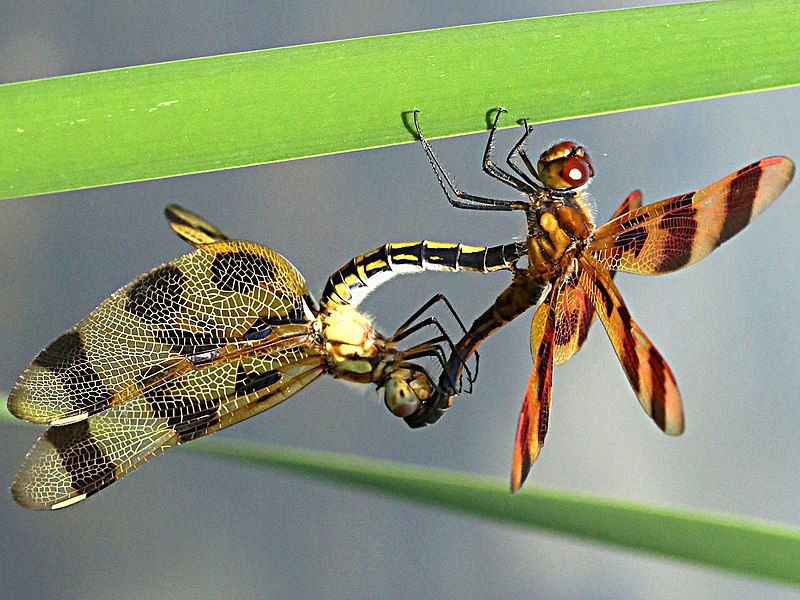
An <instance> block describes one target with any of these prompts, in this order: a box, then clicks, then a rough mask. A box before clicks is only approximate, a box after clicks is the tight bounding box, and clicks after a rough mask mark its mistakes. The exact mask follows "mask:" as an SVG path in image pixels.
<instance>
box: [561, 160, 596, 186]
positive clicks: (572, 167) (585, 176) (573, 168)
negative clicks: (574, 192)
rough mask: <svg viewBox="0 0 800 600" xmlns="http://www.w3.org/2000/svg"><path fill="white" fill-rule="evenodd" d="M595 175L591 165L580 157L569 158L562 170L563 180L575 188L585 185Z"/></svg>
mask: <svg viewBox="0 0 800 600" xmlns="http://www.w3.org/2000/svg"><path fill="white" fill-rule="evenodd" d="M593 174H594V173H593V169H592V167H591V165H590V164H589V163H588V162H587V161H586V160H585V159H584V158H580V157H578V156H570V157H569V158H567V160H566V161H564V166H563V167H562V168H561V178H562V179H563V180H564V181H566V182H567V183H569V184H571V185H572V186H573V187H579V186H581V185H584V184H585V183H586V182H587V181H589V177H591V176H592V175H593Z"/></svg>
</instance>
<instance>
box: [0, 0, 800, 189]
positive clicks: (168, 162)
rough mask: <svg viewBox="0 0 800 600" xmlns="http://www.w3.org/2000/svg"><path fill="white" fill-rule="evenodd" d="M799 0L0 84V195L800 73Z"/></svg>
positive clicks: (500, 26)
mask: <svg viewBox="0 0 800 600" xmlns="http://www.w3.org/2000/svg"><path fill="white" fill-rule="evenodd" d="M798 31H800V10H798V9H797V8H796V7H794V6H793V5H792V3H787V2H785V0H762V1H760V2H741V1H740V2H711V3H697V4H685V5H673V6H663V7H654V8H642V9H631V10H622V11H607V12H595V13H585V14H574V15H565V16H556V17H547V18H535V19H523V20H517V21H507V22H502V23H489V24H482V25H471V26H465V27H454V28H447V29H438V30H430V31H422V32H415V33H405V34H397V35H387V36H378V37H368V38H361V39H354V40H344V41H337V42H328V43H321V44H309V45H304V46H296V47H289V48H277V49H272V50H261V51H255V52H245V53H240V54H231V55H224V56H212V57H206V58H198V59H192V60H184V61H177V62H169V63H161V64H154V65H146V66H140V67H131V68H124V69H115V70H109V71H100V72H94V73H85V74H79V75H73V76H67V77H57V78H52V79H43V80H38V81H31V82H23V83H15V84H7V85H2V86H0V198H10V197H17V196H28V195H34V194H43V193H47V192H55V191H64V190H75V189H80V188H88V187H95V186H102V185H110V184H115V183H123V182H130V181H140V180H146V179H156V178H161V177H170V176H174V175H181V174H188V173H198V172H203V171H212V170H217V169H228V168H233V167H241V166H246V165H253V164H260V163H268V162H273V161H280V160H288V159H294V158H301V157H306V156H314V155H322V154H329V153H334V152H344V151H348V150H358V149H364V148H374V147H379V146H386V145H390V144H398V143H403V142H409V141H411V140H412V136H411V134H410V133H409V131H407V130H406V128H405V127H404V126H403V122H402V118H401V114H402V113H403V112H404V111H409V110H411V109H413V108H419V109H421V110H423V111H424V114H423V119H424V123H425V129H426V131H427V132H428V133H429V134H430V135H431V137H439V136H450V135H459V134H465V133H470V132H476V131H480V130H483V129H485V128H486V123H485V116H484V115H485V113H486V111H488V110H489V109H491V108H493V107H496V106H498V105H503V106H505V107H506V108H507V109H508V110H509V112H510V115H511V116H509V117H508V118H507V119H506V120H505V121H504V123H503V124H504V125H506V126H509V125H511V124H512V122H513V121H512V118H513V119H518V118H521V117H528V118H530V119H531V121H532V122H543V121H552V120H557V119H570V118H575V117H582V116H587V115H595V114H599V113H608V112H615V111H623V110H631V109H638V108H644V107H649V106H656V105H663V104H669V103H675V102H686V101H691V100H699V99H702V98H711V97H717V96H724V95H730V94H739V93H745V92H753V91H758V90H767V89H775V88H780V87H787V86H796V85H798V84H800V35H798V33H797V32H798Z"/></svg>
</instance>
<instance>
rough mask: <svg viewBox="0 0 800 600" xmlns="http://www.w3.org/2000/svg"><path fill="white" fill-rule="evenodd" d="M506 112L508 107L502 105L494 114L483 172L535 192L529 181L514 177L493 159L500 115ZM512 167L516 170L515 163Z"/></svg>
mask: <svg viewBox="0 0 800 600" xmlns="http://www.w3.org/2000/svg"><path fill="white" fill-rule="evenodd" d="M504 112H506V109H505V108H502V107H500V108H498V109H497V114H495V116H494V122H493V123H492V128H491V130H490V131H489V138H488V139H487V140H486V150H485V151H484V153H483V172H484V173H486V174H487V175H489V177H493V178H495V179H497V180H498V181H502V182H503V183H505V184H506V185H508V186H511V187H512V188H514V189H515V190H518V191H520V192H522V193H523V194H530V193H534V192H535V190H534V189H533V188H531V186H530V185H529V183H528V182H527V181H523V180H521V179H518V178H516V177H514V176H513V175H511V174H510V173H506V172H505V171H503V169H501V168H500V167H498V166H497V164H496V163H495V162H494V161H493V160H492V150H494V134H495V133H496V132H497V123H498V121H499V120H500V115H501V114H503V113H504ZM511 167H512V168H513V169H515V170H516V168H515V167H514V166H513V165H511ZM523 177H524V178H525V179H526V180H527V177H525V176H524V175H523Z"/></svg>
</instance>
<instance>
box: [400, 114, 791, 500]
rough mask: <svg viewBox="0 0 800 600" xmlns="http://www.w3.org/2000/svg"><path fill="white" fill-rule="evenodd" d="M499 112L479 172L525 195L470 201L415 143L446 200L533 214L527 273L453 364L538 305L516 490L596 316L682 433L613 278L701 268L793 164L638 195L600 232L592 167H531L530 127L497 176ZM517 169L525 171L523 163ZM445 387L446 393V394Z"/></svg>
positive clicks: (554, 159)
mask: <svg viewBox="0 0 800 600" xmlns="http://www.w3.org/2000/svg"><path fill="white" fill-rule="evenodd" d="M503 112H505V111H504V110H503V109H498V111H497V114H496V116H495V119H494V123H493V125H492V128H491V130H490V133H489V137H488V141H487V144H486V149H485V152H484V155H483V171H484V172H485V173H487V174H488V175H490V176H491V177H493V178H495V179H497V180H499V181H501V182H503V183H504V184H506V185H508V186H509V187H512V188H513V189H515V190H516V191H518V192H521V193H522V194H524V195H525V198H524V199H516V200H501V199H496V198H487V197H482V196H476V195H474V194H469V193H466V192H464V191H462V190H460V189H459V188H457V187H456V185H455V184H454V183H453V180H452V179H451V178H450V176H449V175H448V174H447V173H446V172H445V170H444V168H443V167H442V165H441V163H440V162H439V160H438V159H437V157H436V156H435V154H434V153H433V150H432V148H431V146H430V144H429V143H428V141H427V140H426V139H425V138H424V137H423V135H422V132H421V130H420V127H419V121H418V111H415V113H414V123H415V126H416V130H417V134H418V137H419V140H420V142H421V144H422V146H423V148H424V149H425V152H426V155H427V157H428V160H429V162H430V164H431V166H432V168H433V170H434V173H435V174H436V177H437V179H438V181H439V184H440V186H441V188H442V189H443V190H444V193H445V195H446V196H447V199H448V200H449V202H450V203H451V204H452V205H453V206H455V207H457V208H464V209H471V210H502V211H512V210H519V211H522V212H524V213H525V216H526V220H527V225H528V235H527V241H526V246H527V256H528V267H527V269H516V270H514V278H513V280H512V283H511V285H510V286H509V287H508V288H507V289H506V290H504V291H503V292H502V293H501V294H500V296H499V297H498V298H497V300H496V301H495V303H494V304H493V305H492V306H491V307H490V308H489V309H488V310H487V311H486V312H484V313H483V314H482V315H481V316H479V317H478V318H477V319H476V320H475V322H474V323H473V325H472V327H471V328H470V330H469V331H468V332H467V334H466V335H465V336H464V337H463V338H462V340H460V341H459V343H458V344H457V347H458V352H457V353H456V354H455V355H454V356H452V357H451V360H450V361H449V362H448V369H447V371H449V372H448V373H447V376H448V377H449V378H453V377H454V376H455V375H456V374H458V373H459V372H460V370H461V366H460V365H461V363H463V361H464V360H465V359H466V358H467V357H468V356H469V355H470V354H471V353H472V352H474V351H475V350H476V349H477V347H478V346H479V345H480V344H481V342H482V341H483V340H485V339H486V338H487V337H489V336H490V335H492V334H493V333H494V332H495V331H497V329H499V328H500V327H502V326H503V325H505V324H506V323H508V322H509V321H511V320H512V319H514V318H515V317H517V316H519V315H520V314H522V313H523V312H524V311H525V310H527V309H528V308H530V307H532V306H535V305H536V304H537V303H539V302H540V300H541V298H542V296H544V298H545V299H544V301H543V302H542V303H541V304H540V305H539V307H538V308H537V310H536V312H535V313H534V316H533V321H532V323H531V355H532V357H533V369H532V371H531V375H530V378H529V381H528V386H527V390H526V392H525V398H524V400H523V404H522V408H521V411H520V415H519V420H518V424H517V433H516V438H515V443H514V453H513V461H512V471H511V491H512V493H513V492H516V491H517V490H518V489H519V488H520V486H521V485H522V484H523V482H524V481H525V478H526V477H527V475H528V472H529V470H530V468H531V464H532V463H533V462H534V461H535V460H536V458H537V456H538V454H539V451H540V449H541V447H542V445H543V444H544V440H545V435H546V434H547V429H548V421H549V416H550V402H551V386H552V369H553V363H555V364H563V363H565V362H566V361H567V360H569V358H570V357H571V356H573V355H574V354H575V353H576V352H577V351H578V350H580V348H581V345H582V344H583V342H584V340H585V339H586V335H587V333H588V330H589V327H590V326H591V324H592V322H593V320H594V317H595V314H597V315H598V316H599V317H600V321H601V322H602V323H603V326H604V327H605V330H606V333H607V334H608V337H609V339H610V340H611V345H612V346H613V348H614V351H615V352H616V354H617V357H618V359H619V362H620V364H621V366H622V368H623V370H624V372H625V374H626V376H627V378H628V381H629V382H630V384H631V387H632V388H633V390H634V393H635V394H636V396H637V397H638V399H639V402H640V403H641V405H642V408H644V410H645V412H647V414H648V415H649V416H650V417H651V418H652V419H653V421H654V422H655V423H656V425H658V427H659V428H660V429H661V430H663V431H664V432H665V433H667V434H669V435H679V434H680V433H682V432H683V429H684V418H683V409H682V406H681V399H680V394H679V392H678V387H677V384H676V383H675V377H674V376H673V373H672V371H671V370H670V368H669V366H668V365H667V363H666V361H665V360H664V359H663V358H662V356H661V354H660V353H659V352H658V350H657V349H656V348H655V346H654V345H653V344H652V343H651V342H650V340H649V339H648V338H647V336H646V335H645V334H644V332H643V331H642V330H641V328H640V327H639V325H638V324H637V323H636V322H635V321H634V320H633V318H632V317H631V314H630V312H629V311H628V309H627V307H626V306H625V303H624V302H623V300H622V296H621V295H620V293H619V290H618V289H617V287H616V285H614V283H613V281H612V278H613V275H614V272H616V271H624V272H627V273H636V274H639V275H658V274H661V273H669V272H672V271H675V270H678V269H681V268H683V267H685V266H688V265H690V264H692V263H695V262H697V261H698V260H700V259H702V258H704V257H705V256H707V255H708V254H710V253H711V252H712V251H713V250H714V249H715V248H717V247H718V246H720V245H721V244H723V243H724V242H726V241H727V240H729V239H730V238H731V237H733V236H734V235H736V234H737V233H738V232H739V231H741V230H742V229H743V228H744V227H745V226H746V225H747V224H748V223H750V222H751V221H752V220H753V219H754V218H755V217H756V216H758V215H759V214H760V213H761V212H762V211H763V210H764V209H765V208H766V207H767V206H769V205H770V204H771V203H772V201H773V200H775V198H777V197H778V196H779V195H780V194H781V193H782V192H783V191H784V190H785V189H786V187H787V186H788V185H789V183H790V182H791V180H792V178H793V176H794V164H793V163H792V161H791V160H789V159H788V158H786V157H783V156H772V157H769V158H764V159H762V160H759V161H757V162H755V163H753V164H750V165H747V166H746V167H742V168H741V169H739V170H738V171H735V172H734V173H731V174H730V175H728V176H727V177H724V178H723V179H720V180H719V181H717V182H716V183H713V184H711V185H709V186H707V187H704V188H702V189H700V190H696V191H693V192H688V193H686V194H681V195H679V196H674V197H672V198H668V199H666V200H661V201H660V202H655V203H653V204H648V205H645V206H641V202H642V197H641V194H640V193H639V192H638V191H637V192H633V193H632V194H631V195H630V196H628V198H627V199H626V200H625V202H624V203H623V204H622V206H620V208H619V209H618V210H617V212H616V213H615V215H614V217H613V218H612V219H611V220H610V221H609V222H608V223H606V224H605V225H602V226H600V227H596V226H595V224H594V221H593V219H592V214H591V212H590V210H589V208H588V205H587V200H586V195H585V194H586V187H587V185H588V184H589V181H590V180H591V178H592V177H593V176H594V167H593V166H592V162H591V160H590V158H589V156H588V154H587V152H586V150H585V149H584V148H583V147H582V146H579V145H578V144H575V143H574V142H569V141H565V142H561V143H559V144H556V145H554V146H552V147H551V148H549V149H548V150H546V151H545V152H543V153H542V154H541V156H540V157H539V160H538V161H537V162H536V163H535V164H534V163H533V161H532V160H531V159H530V157H529V156H528V154H527V153H526V150H525V142H526V140H527V138H528V136H529V135H530V133H531V131H532V128H531V127H530V126H529V125H528V123H527V121H524V122H523V123H524V133H523V135H522V137H521V138H520V139H519V141H518V142H517V143H516V144H515V145H514V146H513V148H512V149H511V151H510V152H509V154H508V156H507V157H506V164H507V165H508V167H509V168H510V170H511V172H509V171H505V170H503V169H501V168H500V167H499V166H498V165H497V164H496V163H495V162H494V160H493V158H492V151H493V147H494V144H493V142H494V135H495V132H496V130H497V123H498V119H499V118H500V115H501V114H502V113H503ZM517 160H519V161H521V162H522V165H520V164H518V162H517ZM442 383H443V381H442V379H441V378H440V387H441V389H447V385H446V382H445V383H444V385H442ZM441 389H440V390H439V391H435V392H434V395H433V397H432V398H431V399H429V400H427V401H426V402H424V403H423V406H422V407H421V408H420V410H418V411H417V412H416V413H414V414H413V415H411V416H409V417H407V418H406V422H407V423H408V424H409V425H410V426H412V427H422V426H425V425H428V424H430V423H433V422H435V421H436V420H438V418H440V417H441V415H442V414H443V412H444V411H445V410H446V409H447V408H448V407H449V406H450V404H451V402H452V396H451V395H448V394H447V393H443V392H442V391H441Z"/></svg>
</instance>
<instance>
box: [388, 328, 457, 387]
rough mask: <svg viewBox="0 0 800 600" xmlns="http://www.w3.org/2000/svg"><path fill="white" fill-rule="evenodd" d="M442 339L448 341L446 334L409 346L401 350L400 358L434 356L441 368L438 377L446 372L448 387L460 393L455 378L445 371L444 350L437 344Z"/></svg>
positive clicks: (443, 375) (411, 358)
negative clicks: (440, 373)
mask: <svg viewBox="0 0 800 600" xmlns="http://www.w3.org/2000/svg"><path fill="white" fill-rule="evenodd" d="M444 341H449V338H448V337H447V336H446V335H440V336H437V337H434V338H432V339H430V340H428V341H427V342H423V343H421V344H418V345H416V346H414V347H413V348H409V349H408V350H405V351H403V353H402V358H403V360H404V361H405V360H413V359H415V358H422V357H424V356H428V357H432V358H436V359H437V361H438V362H439V366H440V367H441V368H442V376H440V379H441V378H442V377H445V374H447V375H446V379H447V385H448V386H449V387H448V389H452V390H456V391H455V393H460V392H461V386H460V384H459V383H458V382H457V381H456V380H455V379H453V377H451V376H450V374H449V373H447V360H446V357H445V353H444V350H442V347H441V346H440V345H439V344H440V343H442V342H444Z"/></svg>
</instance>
